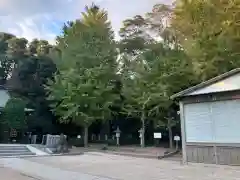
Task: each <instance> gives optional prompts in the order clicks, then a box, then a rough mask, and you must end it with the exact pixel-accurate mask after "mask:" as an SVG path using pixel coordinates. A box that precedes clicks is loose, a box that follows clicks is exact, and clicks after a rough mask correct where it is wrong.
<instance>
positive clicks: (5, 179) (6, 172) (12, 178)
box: [0, 167, 39, 180]
mask: <svg viewBox="0 0 240 180" xmlns="http://www.w3.org/2000/svg"><path fill="white" fill-rule="evenodd" d="M0 178H1V179H2V180H39V179H35V178H33V177H29V176H28V175H25V174H21V173H20V172H17V171H14V170H13V169H10V168H3V167H0Z"/></svg>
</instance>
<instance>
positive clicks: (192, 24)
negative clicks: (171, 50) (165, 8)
mask: <svg viewBox="0 0 240 180" xmlns="http://www.w3.org/2000/svg"><path fill="white" fill-rule="evenodd" d="M239 4H240V1H239V0H233V1H218V0H212V1H207V0H203V1H200V0H197V1H188V0H177V1H176V6H175V8H174V10H173V18H172V26H173V27H174V28H175V29H176V32H177V34H178V36H179V39H180V43H181V44H182V46H183V48H184V50H185V52H186V53H187V54H188V56H189V57H190V58H191V59H192V60H193V62H194V69H195V71H196V72H197V75H198V76H199V77H200V78H199V79H200V80H206V79H209V78H212V77H214V76H217V75H219V74H222V73H224V72H226V71H229V70H230V69H233V68H236V67H239V66H240V64H239V63H240V62H239V58H240V53H239V48H238V47H239V45H240V44H239V42H240V25H239V20H240V16H239V11H240V8H239Z"/></svg>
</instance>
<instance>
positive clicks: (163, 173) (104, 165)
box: [26, 152, 240, 180]
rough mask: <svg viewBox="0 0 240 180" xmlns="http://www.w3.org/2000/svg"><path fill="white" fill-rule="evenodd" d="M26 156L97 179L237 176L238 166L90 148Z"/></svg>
mask: <svg viewBox="0 0 240 180" xmlns="http://www.w3.org/2000/svg"><path fill="white" fill-rule="evenodd" d="M26 160H27V161H31V162H34V163H37V164H41V165H43V166H44V167H45V168H46V167H54V168H57V169H58V170H59V172H60V171H66V172H67V173H69V177H71V175H70V174H71V173H83V174H85V175H86V174H87V175H91V176H95V177H98V178H97V179H99V180H100V179H105V178H106V179H110V180H193V179H194V180H238V179H239V180H240V167H233V166H216V165H204V164H188V165H181V164H180V163H179V162H174V161H164V160H155V159H144V158H134V157H126V156H118V155H110V154H104V153H99V152H95V153H94V152H89V153H86V154H84V155H80V156H56V157H37V158H27V159H26ZM31 166H33V164H32V165H31ZM54 171H55V170H54ZM56 172H57V171H55V173H56ZM70 179H71V178H69V179H68V180H70ZM59 180H60V179H59ZM81 180H82V179H81ZM83 180H85V179H83ZM86 180H87V177H86Z"/></svg>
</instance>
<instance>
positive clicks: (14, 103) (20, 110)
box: [1, 98, 26, 130]
mask: <svg viewBox="0 0 240 180" xmlns="http://www.w3.org/2000/svg"><path fill="white" fill-rule="evenodd" d="M25 107H26V103H25V102H24V101H23V100H22V99H20V98H11V99H9V100H8V102H7V104H6V106H5V107H4V109H3V116H2V118H1V119H2V123H3V124H5V125H7V127H8V128H13V129H20V130H21V129H23V128H25V126H26V117H25V111H24V110H25Z"/></svg>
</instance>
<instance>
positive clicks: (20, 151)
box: [0, 149, 29, 154]
mask: <svg viewBox="0 0 240 180" xmlns="http://www.w3.org/2000/svg"><path fill="white" fill-rule="evenodd" d="M14 152H19V153H22V152H29V150H28V149H20V150H19V149H18V150H16V149H15V150H13V149H0V154H1V153H14Z"/></svg>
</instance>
